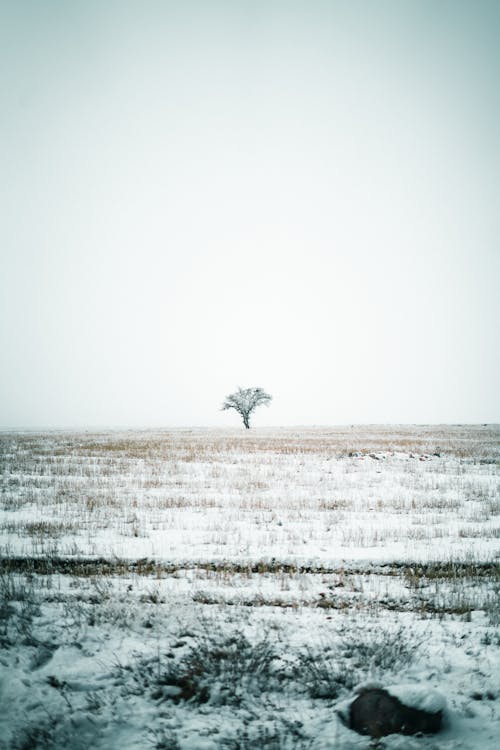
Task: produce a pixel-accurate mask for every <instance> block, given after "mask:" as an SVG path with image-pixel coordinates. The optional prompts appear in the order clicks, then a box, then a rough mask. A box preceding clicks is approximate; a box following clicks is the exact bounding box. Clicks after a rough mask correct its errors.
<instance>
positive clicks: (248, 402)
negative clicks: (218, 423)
mask: <svg viewBox="0 0 500 750" xmlns="http://www.w3.org/2000/svg"><path fill="white" fill-rule="evenodd" d="M271 399H272V396H270V395H269V394H268V393H266V392H265V391H264V390H263V388H238V390H237V391H236V393H231V395H230V396H226V400H225V401H224V403H223V404H222V411H225V410H226V409H235V410H236V411H237V412H238V414H239V415H240V416H241V418H242V419H243V424H244V425H245V427H246V428H247V430H249V429H250V415H251V414H252V412H254V411H255V409H256V408H257V407H258V406H260V405H261V404H265V405H266V406H269V402H270V401H271Z"/></svg>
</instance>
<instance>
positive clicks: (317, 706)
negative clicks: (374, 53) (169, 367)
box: [0, 425, 500, 750]
mask: <svg viewBox="0 0 500 750" xmlns="http://www.w3.org/2000/svg"><path fill="white" fill-rule="evenodd" d="M0 439H1V451H0V461H1V480H0V566H1V576H0V701H1V703H2V706H3V707H4V711H3V713H2V714H1V715H0V748H2V750H7V748H9V750H20V749H22V750H25V749H26V750H27V749H28V748H53V749H54V750H58V749H60V748H63V747H65V748H75V749H76V750H80V748H90V747H92V748H99V749H100V748H102V749H103V750H106V749H110V750H113V748H124V749H125V748H130V749H131V750H132V749H137V750H138V749H139V748H147V747H151V748H157V749H158V750H161V749H162V748H163V749H167V750H168V749H170V750H177V749H178V748H180V749H181V750H216V749H217V748H227V749H228V750H240V749H245V748H276V749H278V750H286V749H287V748H299V749H300V748H313V749H317V750H323V749H325V750H326V749H327V748H339V750H351V749H352V748H369V747H380V748H382V747H386V748H396V749H397V748H404V749H405V750H413V748H424V749H425V750H430V749H431V748H433V749H434V750H453V749H454V748H457V749H458V748H464V749H468V748H470V749H471V750H472V748H479V747H480V748H486V750H493V748H496V747H497V746H498V743H499V742H500V731H499V727H500V722H499V711H498V707H499V699H500V668H499V667H500V632H499V628H498V626H499V624H500V603H499V591H500V584H499V581H500V576H499V567H498V561H499V555H500V541H499V539H500V471H499V466H500V427H498V426H491V425H477V426H471V425H466V426H459V425H455V426H449V425H442V426H384V427H381V426H364V427H360V426H346V427H331V428H328V427H315V428H280V429H278V428H276V429H271V428H259V429H255V430H253V429H252V430H250V431H243V430H241V431H240V430H221V429H201V428H199V429H176V430H156V431H152V430H143V431H107V432H102V431H101V432H67V431H65V432H54V431H51V432H44V433H34V432H2V433H0ZM367 683H371V684H378V685H382V686H386V687H390V688H391V690H393V691H395V692H397V691H399V692H400V693H401V691H403V692H404V691H406V694H408V690H410V692H411V690H412V689H418V690H421V691H422V690H423V691H425V690H428V691H430V690H437V691H439V692H440V693H441V694H442V695H443V696H444V697H445V698H446V703H447V708H446V711H445V718H444V724H443V729H442V731H441V732H440V733H438V734H437V735H435V736H427V737H426V736H424V737H402V736H400V735H396V734H393V735H389V736H388V737H386V738H384V739H378V740H372V739H371V738H369V737H364V736H362V735H359V734H357V733H355V732H353V731H352V730H351V729H349V727H348V726H346V723H345V710H346V706H347V705H348V702H349V701H350V700H352V697H353V695H354V694H355V690H356V688H357V687H358V686H359V685H363V684H367Z"/></svg>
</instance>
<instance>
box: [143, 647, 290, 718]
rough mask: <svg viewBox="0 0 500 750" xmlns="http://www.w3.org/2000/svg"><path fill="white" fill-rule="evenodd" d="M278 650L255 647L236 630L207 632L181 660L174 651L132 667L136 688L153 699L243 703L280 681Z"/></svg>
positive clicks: (188, 648)
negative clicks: (215, 632) (223, 632)
mask: <svg viewBox="0 0 500 750" xmlns="http://www.w3.org/2000/svg"><path fill="white" fill-rule="evenodd" d="M276 661H277V655H276V653H275V650H274V648H273V646H271V645H270V644H269V643H268V642H267V641H265V640H261V641H259V642H257V643H255V644H252V643H250V641H249V640H248V639H247V637H246V636H245V635H244V634H243V633H241V632H236V633H234V634H231V635H211V636H208V635H207V634H202V635H199V636H196V638H195V639H194V642H193V643H192V644H191V645H189V646H188V647H187V649H186V650H185V652H184V653H182V654H181V655H180V656H179V657H176V656H175V654H174V653H173V652H172V651H170V652H167V653H166V654H163V655H160V654H158V656H156V657H154V658H153V659H146V660H144V659H139V660H138V662H137V663H136V665H135V666H134V667H132V668H131V671H132V677H133V683H134V688H133V689H132V691H131V692H135V693H142V692H143V691H145V690H146V691H149V695H150V697H151V698H152V699H153V700H157V701H159V702H162V701H165V700H172V701H174V702H175V703H178V702H180V701H191V702H192V703H198V704H200V703H207V702H211V703H215V704H219V705H239V704H240V703H241V702H242V700H243V698H244V696H245V695H246V694H248V693H250V694H255V693H257V692H261V691H266V690H269V689H270V686H271V684H272V683H273V681H274V680H276V679H278V674H277V670H276V669H275V662H276Z"/></svg>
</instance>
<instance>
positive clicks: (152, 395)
mask: <svg viewBox="0 0 500 750" xmlns="http://www.w3.org/2000/svg"><path fill="white" fill-rule="evenodd" d="M499 39H500V4H499V3H497V2H494V0H491V1H490V0H477V1H476V2H472V0H471V1H469V0H443V2H440V3H436V2H434V1H433V0H419V1H417V0H415V1H414V0H409V1H408V2H405V3H401V2H397V1H396V0H380V1H379V2H377V3H370V2H366V1H364V0H351V1H349V2H348V1H347V0H346V1H345V2H342V1H341V0H332V1H331V2H327V1H326V0H311V1H310V2H299V1H295V0H288V1H287V2H285V0H283V1H281V0H268V2H265V3H261V2H250V0H234V2H226V1H225V0H207V2H201V0H187V1H186V2H175V1H173V0H172V1H169V0H165V1H163V2H160V0H144V2H141V3H139V2H135V1H134V0H121V2H120V1H118V0H109V2H106V3H102V2H98V0H86V1H85V2H84V1H83V0H73V1H72V2H69V3H64V2H59V1H58V0H49V2H47V3H43V4H41V3H38V2H36V1H35V0H24V1H22V2H18V3H9V2H2V0H0V62H1V69H2V74H1V77H0V90H1V97H0V102H1V104H0V107H1V109H0V114H1V117H0V136H1V140H0V159H1V164H2V181H1V190H2V208H3V211H2V213H3V217H2V221H1V222H0V248H1V262H2V265H1V274H0V351H1V356H2V366H1V368H0V427H1V428H3V429H4V430H8V429H15V428H20V429H23V428H24V429H35V430H36V429H42V428H46V429H51V428H54V429H58V428H62V429H64V428H68V429H78V428H89V429H94V428H99V427H103V428H111V429H114V428H117V429H119V428H121V427H123V428H133V427H138V428H149V427H151V428H158V427H162V426H165V427H166V428H168V427H175V426H179V427H190V426H193V425H207V426H210V427H216V426H221V427H231V426H235V427H236V426H238V425H239V424H240V420H239V417H238V415H236V414H235V413H233V412H222V411H220V406H221V404H222V401H223V399H224V398H225V396H226V395H227V394H229V393H231V392H232V391H234V390H235V389H236V388H237V387H238V386H242V387H250V386H261V387H263V388H264V389H265V390H266V391H268V392H269V393H270V394H272V396H273V402H272V403H271V405H270V407H269V408H261V409H259V410H258V411H257V412H256V413H255V415H254V419H253V424H254V425H255V426H259V425H262V426H272V425H281V426H287V425H290V426H296V425H303V426H305V425H318V426H320V425H350V424H354V425H360V424H484V423H487V424H496V423H498V422H500V389H499V388H498V373H499V371H500V353H499V352H500V347H499V345H498V338H499V337H498V329H499V298H500V295H499V293H498V289H499V281H500V273H499V265H500V253H499V248H498V237H499V236H500V232H499V229H500V226H499V225H500V211H499V196H500V185H499V179H500V178H499V175H500V150H499V138H500V136H499V132H500V131H499V127H498V125H499V122H500V117H499V115H500V88H499V86H498V81H499V76H500V44H499V43H498V40H499Z"/></svg>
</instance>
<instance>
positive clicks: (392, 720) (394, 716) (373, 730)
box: [349, 687, 443, 737]
mask: <svg viewBox="0 0 500 750" xmlns="http://www.w3.org/2000/svg"><path fill="white" fill-rule="evenodd" d="M442 717H443V712H442V709H439V710H438V711H436V712H433V713H431V712H429V711H425V710H423V709H422V708H416V707H414V706H407V705H405V704H404V703H402V702H401V701H400V700H399V698H396V696H394V695H391V694H390V693H389V692H388V691H387V690H385V689H384V688H378V687H368V688H364V689H362V691H361V692H360V693H359V695H358V696H357V698H355V699H354V701H353V702H352V703H351V705H350V708H349V725H350V727H351V729H354V730H355V731H356V732H359V734H369V735H370V736H371V737H384V736H385V735H386V734H395V733H400V734H418V733H422V734H434V733H435V732H439V730H440V729H441V721H442Z"/></svg>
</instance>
